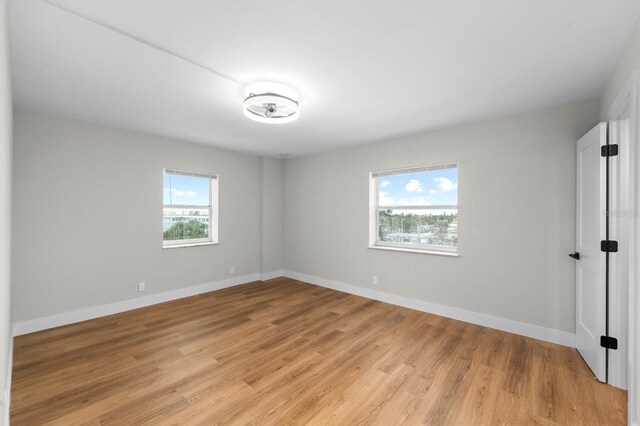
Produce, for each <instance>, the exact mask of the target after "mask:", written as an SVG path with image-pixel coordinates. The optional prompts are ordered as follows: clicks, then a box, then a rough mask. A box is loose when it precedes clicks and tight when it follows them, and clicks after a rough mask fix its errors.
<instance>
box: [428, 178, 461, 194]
mask: <svg viewBox="0 0 640 426" xmlns="http://www.w3.org/2000/svg"><path fill="white" fill-rule="evenodd" d="M433 181H434V182H435V183H436V184H437V185H438V187H439V188H440V190H441V191H442V192H449V191H453V190H454V189H456V188H457V187H458V184H457V183H453V182H451V181H450V180H449V179H447V178H446V177H439V178H435V179H434V180H433Z"/></svg>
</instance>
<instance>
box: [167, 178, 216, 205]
mask: <svg viewBox="0 0 640 426" xmlns="http://www.w3.org/2000/svg"><path fill="white" fill-rule="evenodd" d="M210 182H211V179H210V178H206V177H194V176H183V175H174V174H170V173H165V175H164V182H163V191H162V193H163V204H164V205H182V206H208V205H209V203H210V198H211V190H210V189H209V183H210Z"/></svg>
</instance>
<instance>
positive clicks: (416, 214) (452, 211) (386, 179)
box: [370, 163, 458, 253]
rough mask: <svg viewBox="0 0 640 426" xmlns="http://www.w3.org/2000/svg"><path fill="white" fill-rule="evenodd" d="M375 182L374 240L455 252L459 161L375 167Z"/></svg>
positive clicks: (388, 244) (375, 243) (374, 242)
mask: <svg viewBox="0 0 640 426" xmlns="http://www.w3.org/2000/svg"><path fill="white" fill-rule="evenodd" d="M371 186H372V199H373V203H372V215H371V220H372V222H373V224H372V226H371V233H372V235H371V236H370V245H371V246H377V247H390V248H401V249H412V250H423V251H436V252H438V251H440V252H449V253H457V251H458V167H457V164H455V163H449V164H443V165H436V166H424V167H413V168H407V169H396V170H389V171H384V172H373V173H372V174H371Z"/></svg>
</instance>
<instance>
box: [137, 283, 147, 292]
mask: <svg viewBox="0 0 640 426" xmlns="http://www.w3.org/2000/svg"><path fill="white" fill-rule="evenodd" d="M146 289H147V288H146V286H145V284H144V282H140V283H138V291H140V292H142V291H145V290H146Z"/></svg>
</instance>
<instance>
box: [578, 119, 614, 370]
mask: <svg viewBox="0 0 640 426" xmlns="http://www.w3.org/2000/svg"><path fill="white" fill-rule="evenodd" d="M606 143H607V124H606V123H600V124H598V125H597V126H596V127H594V128H593V129H591V131H590V132H589V133H587V134H586V135H584V136H583V137H582V138H581V139H580V140H579V141H578V147H577V188H576V189H577V192H576V196H577V200H576V201H577V208H576V214H577V227H576V250H577V253H579V258H578V259H576V347H577V349H578V351H579V352H580V355H582V357H583V358H584V360H585V361H586V362H587V364H588V365H589V367H590V368H591V370H592V371H593V373H594V374H595V376H596V378H597V379H598V380H600V381H601V382H604V381H606V368H607V367H606V362H607V360H606V349H605V348H603V347H601V346H600V336H603V335H604V334H605V315H606V312H605V306H606V305H605V303H606V299H605V298H606V287H605V253H603V252H602V251H601V250H600V242H601V241H603V240H605V230H606V228H605V226H606V215H605V208H606V204H605V203H606V174H605V164H606V161H605V159H604V158H603V157H602V156H601V151H600V149H601V146H603V145H606ZM576 257H578V256H576Z"/></svg>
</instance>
